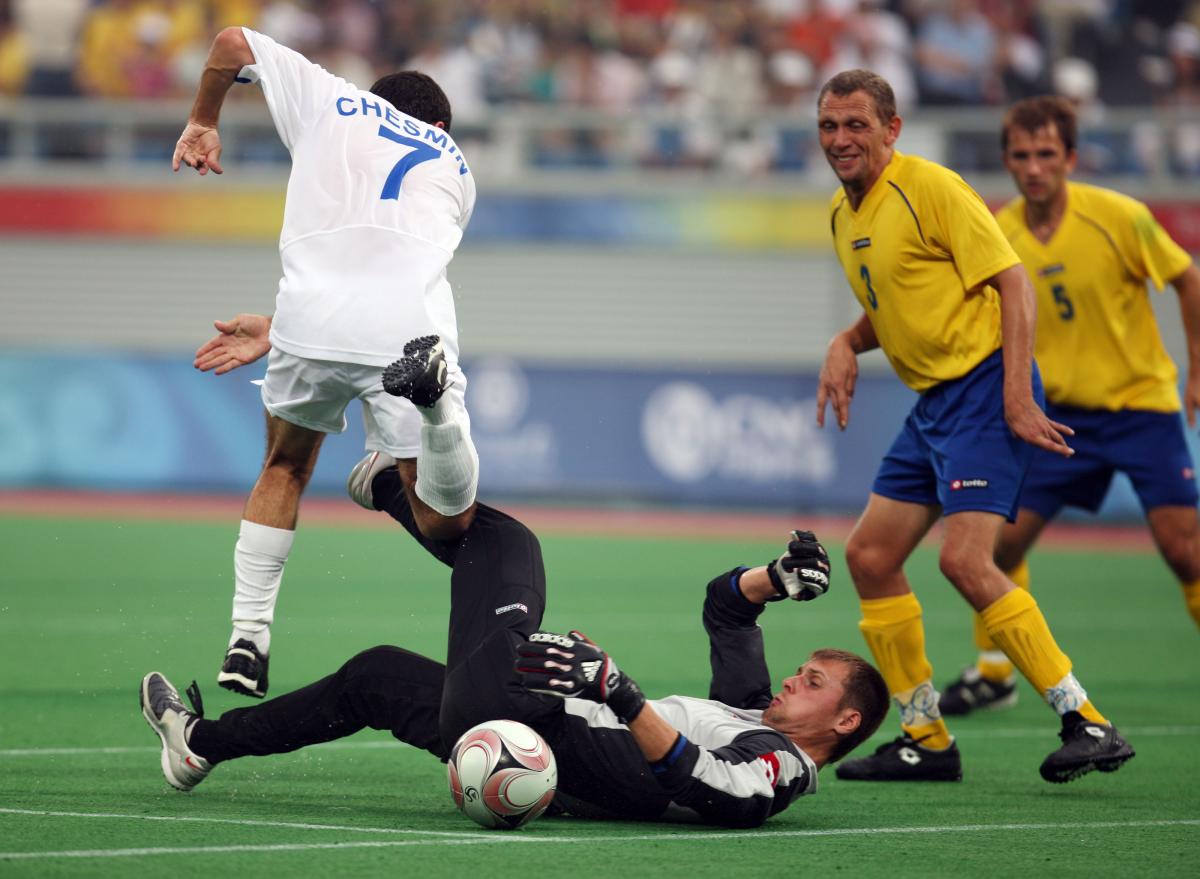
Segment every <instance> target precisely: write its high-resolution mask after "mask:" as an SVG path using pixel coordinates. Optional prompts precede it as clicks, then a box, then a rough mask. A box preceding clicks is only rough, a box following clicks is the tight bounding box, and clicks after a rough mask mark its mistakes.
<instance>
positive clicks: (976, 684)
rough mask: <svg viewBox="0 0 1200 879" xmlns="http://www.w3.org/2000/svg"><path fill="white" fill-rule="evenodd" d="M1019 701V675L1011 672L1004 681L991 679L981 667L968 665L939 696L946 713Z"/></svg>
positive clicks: (994, 706) (990, 707)
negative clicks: (982, 672)
mask: <svg viewBox="0 0 1200 879" xmlns="http://www.w3.org/2000/svg"><path fill="white" fill-rule="evenodd" d="M1016 704H1017V679H1016V677H1015V676H1010V677H1009V679H1008V680H1006V681H1003V682H998V681H989V680H988V679H987V678H985V677H984V676H983V675H981V674H980V673H979V669H978V668H976V667H975V666H973V665H968V666H967V667H966V668H964V669H963V670H962V674H960V675H959V676H958V677H957V678H956V679H955V680H953V681H951V682H950V683H949V684H947V685H946V688H945V689H944V690H942V695H941V697H940V698H939V699H938V708H939V709H940V710H941V712H942V714H944V715H951V716H957V715H963V714H970V713H971V712H972V711H983V710H987V711H993V710H995V709H997V708H1011V707H1012V706H1013V705H1016Z"/></svg>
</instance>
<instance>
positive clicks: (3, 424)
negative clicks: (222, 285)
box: [0, 352, 1196, 517]
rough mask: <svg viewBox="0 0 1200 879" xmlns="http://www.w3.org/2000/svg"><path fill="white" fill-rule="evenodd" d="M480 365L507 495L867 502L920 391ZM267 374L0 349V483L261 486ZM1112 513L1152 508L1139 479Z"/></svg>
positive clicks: (770, 504)
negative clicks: (820, 396)
mask: <svg viewBox="0 0 1200 879" xmlns="http://www.w3.org/2000/svg"><path fill="white" fill-rule="evenodd" d="M464 367H465V369H466V371H467V375H468V377H469V385H468V389H467V402H468V408H469V410H470V413H471V419H472V435H473V437H474V440H475V443H476V446H477V447H478V449H479V456H480V462H481V474H480V492H481V495H482V496H484V497H493V498H501V497H522V498H546V499H551V500H564V501H573V502H575V501H582V502H587V501H597V502H630V503H665V504H692V505H696V504H699V505H731V506H739V507H752V508H771V509H778V510H820V511H827V512H846V513H856V512H858V511H859V510H860V509H861V507H862V505H863V503H864V501H865V499H866V497H867V493H868V491H869V490H870V485H871V481H872V479H873V477H874V474H875V469H876V467H877V466H878V464H879V461H880V459H881V457H882V455H883V453H884V452H885V451H886V449H887V447H888V445H889V444H890V443H891V441H892V438H893V437H894V436H895V434H896V432H897V431H898V429H899V427H900V424H901V422H902V421H903V419H904V416H905V414H906V413H907V411H908V409H909V407H910V406H911V404H912V401H913V399H914V395H913V394H912V392H910V391H909V390H908V389H907V388H905V387H903V385H901V384H900V383H899V382H898V381H897V380H896V379H895V378H893V377H892V376H890V375H888V376H882V375H878V376H877V375H867V376H864V377H863V378H862V379H861V380H860V383H859V387H858V390H857V393H856V394H855V398H854V404H853V409H852V413H851V423H850V425H849V427H848V428H847V429H846V430H845V431H844V432H840V431H838V430H837V429H836V427H834V426H832V424H831V423H830V424H828V425H827V426H826V428H825V429H824V430H820V429H818V428H817V427H816V423H815V413H816V400H815V388H816V376H815V375H814V374H811V373H809V374H791V373H784V372H778V373H772V372H741V371H700V370H682V369H662V368H655V369H632V368H614V367H578V366H571V367H564V366H546V365H536V364H522V363H517V362H515V361H511V360H495V359H492V360H486V359H485V360H474V361H467V362H465V363H464ZM264 371H265V364H263V363H258V364H254V365H252V366H250V367H245V368H243V369H241V370H238V371H236V372H234V373H231V374H229V375H225V376H213V375H206V374H202V373H199V372H197V371H196V370H194V369H193V368H192V366H191V360H190V358H175V357H156V356H151V355H135V354H119V353H96V354H54V353H38V352H9V353H6V354H3V355H0V487H6V488H89V489H106V490H114V489H115V490H130V491H187V492H227V491H233V492H238V493H242V492H246V491H248V490H249V488H250V486H251V485H252V484H253V482H254V479H255V477H256V476H257V474H258V469H259V466H260V464H261V461H262V454H263V415H262V406H261V403H260V400H259V391H258V388H257V387H256V386H255V385H254V384H252V380H254V379H258V378H261V377H262V374H263V372H264ZM357 408H358V407H357V404H353V405H352V407H351V411H350V412H348V420H349V424H350V427H349V429H348V430H347V431H346V433H345V434H344V435H342V436H340V437H331V438H330V439H329V440H328V441H327V442H326V443H325V446H324V448H323V450H322V453H321V460H320V463H319V464H318V467H317V470H316V473H315V474H314V477H313V482H312V487H311V489H310V491H312V492H319V493H328V494H336V493H340V492H342V491H343V490H344V485H345V478H346V475H347V473H348V472H349V470H350V468H351V467H352V466H353V465H354V463H355V462H356V461H357V460H358V459H359V458H360V457H361V455H362V452H363V431H362V424H361V419H360V417H359V415H358V412H357V411H355V410H357ZM830 422H832V417H831V418H830ZM1194 442H1195V438H1194V437H1193V443H1194ZM1195 452H1196V450H1195V449H1193V453H1194V454H1195ZM1103 512H1104V515H1106V516H1109V517H1136V516H1137V515H1139V510H1138V507H1137V503H1136V500H1135V499H1134V498H1133V495H1132V491H1131V490H1130V489H1129V487H1128V484H1127V483H1125V482H1124V481H1123V480H1119V481H1118V484H1117V485H1115V487H1114V490H1113V491H1112V492H1111V493H1110V497H1109V499H1108V502H1107V503H1106V506H1105V509H1104V511H1103Z"/></svg>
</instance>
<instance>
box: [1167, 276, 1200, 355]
mask: <svg viewBox="0 0 1200 879" xmlns="http://www.w3.org/2000/svg"><path fill="white" fill-rule="evenodd" d="M1171 286H1173V287H1174V288H1175V292H1176V293H1178V294H1179V316H1180V318H1181V319H1182V320H1183V329H1184V334H1185V336H1186V337H1187V349H1188V373H1189V374H1190V375H1197V374H1200V269H1197V268H1196V266H1195V264H1193V265H1190V266H1188V267H1187V270H1186V271H1184V272H1183V274H1181V275H1180V276H1179V277H1177V278H1174V279H1172V281H1171Z"/></svg>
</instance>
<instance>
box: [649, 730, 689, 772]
mask: <svg viewBox="0 0 1200 879" xmlns="http://www.w3.org/2000/svg"><path fill="white" fill-rule="evenodd" d="M687 743H688V740H687V738H685V737H684V735H683V733H680V734H679V738H677V739H675V744H674V745H672V746H671V750H669V751H667V753H666V756H664V757H663V758H662V759H661V760H655V761H654V762H653V763H651V764H650V768H651V769H653V770H654V772H655V773H659V772H666V771H667V770H668V769H670V768H671V764H673V763H674V762H675V761H676V760H678V759H679V756H680V755H681V754H682V753H683V749H684V748H686V747H687Z"/></svg>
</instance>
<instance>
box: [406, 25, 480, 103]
mask: <svg viewBox="0 0 1200 879" xmlns="http://www.w3.org/2000/svg"><path fill="white" fill-rule="evenodd" d="M403 66H404V67H405V68H410V69H412V70H420V71H421V72H422V73H427V74H429V75H430V76H432V77H433V78H434V80H436V81H437V83H438V85H440V86H441V87H442V90H443V91H444V92H445V93H446V97H448V98H449V99H450V106H451V108H453V110H454V122H455V124H456V125H458V124H470V123H472V122H477V121H479V120H480V119H481V118H482V117H483V114H484V111H485V110H486V109H487V100H486V98H485V92H484V86H483V64H482V63H481V62H480V61H479V59H478V58H476V57H475V55H474V53H472V52H471V50H470V49H468V48H467V47H466V46H464V45H462V44H461V43H456V42H455V41H454V40H453V39H452V37H451V34H450V33H449V32H448V31H446V30H439V31H436V32H435V33H433V34H431V35H430V37H429V39H428V40H427V41H426V43H425V45H424V47H423V48H422V49H421V50H420V51H418V52H417V54H415V55H413V56H412V57H411V58H409V59H408V60H407V61H405V62H404V65H403Z"/></svg>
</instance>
